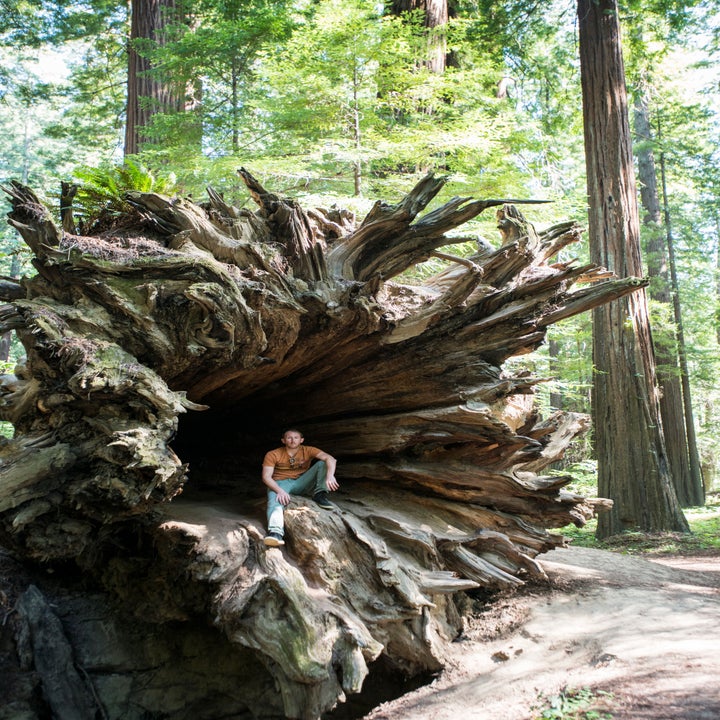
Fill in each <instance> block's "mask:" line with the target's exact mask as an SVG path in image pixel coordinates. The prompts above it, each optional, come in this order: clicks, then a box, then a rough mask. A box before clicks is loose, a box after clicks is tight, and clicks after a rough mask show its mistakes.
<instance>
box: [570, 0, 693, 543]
mask: <svg viewBox="0 0 720 720" xmlns="http://www.w3.org/2000/svg"><path fill="white" fill-rule="evenodd" d="M578 17H579V27H580V34H579V37H580V65H581V80H582V94H583V121H584V128H585V158H586V164H587V183H588V198H589V210H588V216H589V230H590V249H591V257H592V260H593V262H595V263H597V264H598V265H603V266H604V267H607V268H608V269H610V270H612V271H613V272H615V273H616V274H617V275H618V276H620V277H625V276H628V275H630V276H632V275H640V274H641V273H642V265H641V260H640V239H639V232H640V231H639V227H640V226H639V219H638V210H637V199H636V197H637V196H636V186H635V178H634V172H633V160H632V144H631V139H630V129H629V120H628V106H627V93H626V89H625V71H624V65H623V58H622V48H621V41H620V25H619V21H618V17H617V4H616V3H615V2H614V0H601V1H600V2H591V1H590V0H579V1H578ZM593 363H594V367H595V379H594V395H593V420H594V423H595V444H596V453H597V458H598V492H599V493H600V494H602V495H607V496H608V497H610V498H612V499H613V500H614V506H613V509H612V511H611V512H610V513H607V514H605V515H603V516H601V517H600V518H599V521H598V535H599V536H600V537H606V536H608V535H612V534H615V533H619V532H622V531H623V530H630V529H637V528H639V529H643V530H650V531H659V530H679V531H685V532H687V531H688V525H687V522H686V521H685V518H684V516H683V515H682V512H681V510H680V508H679V505H678V502H677V498H676V496H675V491H674V488H673V487H672V483H671V480H670V475H669V470H668V462H667V454H666V450H665V443H664V438H663V433H662V424H661V420H660V413H659V408H658V397H657V387H656V379H655V369H654V357H653V350H652V340H651V336H650V325H649V319H648V311H647V300H646V297H645V293H644V291H641V292H638V293H635V294H633V295H631V296H628V298H626V299H623V300H622V301H620V302H616V303H612V304H609V305H606V306H603V307H601V308H598V309H596V310H595V311H594V313H593Z"/></svg>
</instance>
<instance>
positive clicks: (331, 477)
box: [315, 451, 340, 490]
mask: <svg viewBox="0 0 720 720" xmlns="http://www.w3.org/2000/svg"><path fill="white" fill-rule="evenodd" d="M315 457H316V458H317V459H318V460H322V461H324V463H325V465H327V475H326V476H325V482H326V483H327V486H328V490H337V489H338V488H339V487H340V483H339V482H338V481H337V480H336V479H335V468H336V467H337V460H336V459H335V458H334V457H333V456H332V455H328V454H327V453H326V452H322V451H320V452H319V453H318V454H317V455H316V456H315Z"/></svg>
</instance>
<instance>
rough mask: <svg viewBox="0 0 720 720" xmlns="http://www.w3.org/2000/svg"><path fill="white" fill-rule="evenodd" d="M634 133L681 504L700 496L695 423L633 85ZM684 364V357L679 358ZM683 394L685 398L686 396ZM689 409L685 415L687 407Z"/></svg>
mask: <svg viewBox="0 0 720 720" xmlns="http://www.w3.org/2000/svg"><path fill="white" fill-rule="evenodd" d="M635 134H636V136H637V143H638V144H637V150H636V155H637V158H638V178H639V180H640V198H641V201H642V206H643V208H644V209H645V213H646V214H645V217H644V218H643V222H644V224H645V226H646V228H647V229H648V241H647V258H648V261H647V262H648V275H649V276H650V278H652V279H653V281H652V282H651V283H650V289H649V291H650V297H651V298H652V299H653V300H655V301H656V302H658V303H662V304H663V305H665V306H667V307H671V306H672V307H673V316H674V321H675V332H674V333H673V337H672V341H671V342H667V341H663V340H661V339H660V338H659V337H656V338H655V353H656V356H657V359H658V367H657V371H658V373H657V374H658V382H659V386H660V415H661V417H662V423H663V430H664V435H665V447H666V449H667V453H668V464H669V468H670V477H671V478H672V483H673V486H674V488H675V493H676V495H677V498H678V501H679V503H680V505H681V506H682V507H692V506H694V505H702V504H703V503H704V502H705V496H704V492H703V486H702V478H701V476H700V459H699V456H698V452H697V444H696V442H695V426H694V420H693V415H692V403H691V402H690V386H689V383H688V382H687V368H685V370H684V371H683V369H682V368H681V367H680V365H679V362H678V358H679V355H684V333H682V316H681V313H680V301H679V297H678V294H677V287H674V290H673V294H672V296H671V293H670V279H669V277H668V263H667V261H668V252H669V250H670V245H671V241H672V235H671V233H670V226H669V222H670V214H669V212H666V214H665V219H666V223H665V229H666V236H667V240H668V242H667V243H666V242H665V239H666V238H665V237H663V222H662V215H661V211H660V199H659V196H658V188H657V173H656V169H655V157H654V153H653V151H652V144H651V143H652V129H651V125H650V119H649V110H648V105H647V98H646V96H645V91H644V90H643V89H642V88H638V90H637V94H636V97H635ZM685 364H686V363H685ZM686 400H687V402H686ZM688 409H689V410H690V413H689V415H688V414H687V410H688Z"/></svg>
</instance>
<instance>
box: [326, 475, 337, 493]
mask: <svg viewBox="0 0 720 720" xmlns="http://www.w3.org/2000/svg"><path fill="white" fill-rule="evenodd" d="M325 483H326V484H327V487H328V490H337V489H338V488H339V487H340V483H339V482H338V481H337V480H336V479H335V476H334V475H328V476H327V477H326V478H325Z"/></svg>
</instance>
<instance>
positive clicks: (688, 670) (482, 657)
mask: <svg viewBox="0 0 720 720" xmlns="http://www.w3.org/2000/svg"><path fill="white" fill-rule="evenodd" d="M541 559H542V564H543V567H544V568H545V570H546V572H547V573H548V576H549V577H550V579H551V581H552V582H551V583H550V584H549V586H548V587H547V588H543V587H539V588H534V589H533V588H531V589H530V590H529V591H528V592H524V593H521V594H518V595H516V596H513V597H510V598H507V599H505V600H502V601H501V602H500V603H498V604H496V605H494V606H493V607H492V609H490V610H489V611H488V612H487V613H480V614H477V615H475V616H474V618H473V621H472V623H471V624H470V626H469V627H468V628H467V631H466V633H465V635H464V636H463V637H462V638H461V639H460V640H459V641H458V642H456V643H455V644H454V645H453V646H452V656H451V657H450V658H448V660H449V668H448V670H446V671H445V672H444V673H443V674H442V675H441V676H440V677H439V678H438V679H437V680H435V681H434V682H433V683H432V684H431V685H428V686H426V687H423V688H421V689H419V690H417V691H415V692H412V693H409V694H408V695H405V696H403V697H401V698H398V699H397V700H394V701H392V702H389V703H385V704H383V705H381V706H379V707H378V708H376V709H375V710H373V711H372V712H371V713H370V714H368V715H366V716H365V718H364V720H390V719H391V718H392V720H528V719H529V718H532V717H533V716H534V715H535V716H538V712H539V711H538V710H537V708H538V707H539V706H540V704H541V696H542V695H544V696H546V697H549V696H553V695H557V694H558V693H559V692H560V690H561V689H562V688H564V687H570V688H577V689H579V688H585V687H588V688H590V689H591V690H592V691H593V695H594V696H596V697H597V698H598V704H597V706H596V708H595V709H596V710H597V711H598V712H601V713H602V712H604V713H610V714H611V716H612V717H613V718H614V719H615V720H639V719H640V720H718V718H720V557H693V558H687V557H684V558H677V559H663V560H657V559H656V560H653V561H650V560H645V559H641V558H636V557H628V556H624V555H620V554H616V553H610V552H607V551H602V550H590V549H586V548H568V549H563V550H555V551H553V552H551V553H548V554H547V555H544V556H543V557H542V558H541ZM601 691H605V692H608V693H612V696H610V697H605V696H603V695H602V693H601ZM534 708H535V711H534V710H533V709H534ZM583 717H584V716H583ZM600 717H602V715H600Z"/></svg>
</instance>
